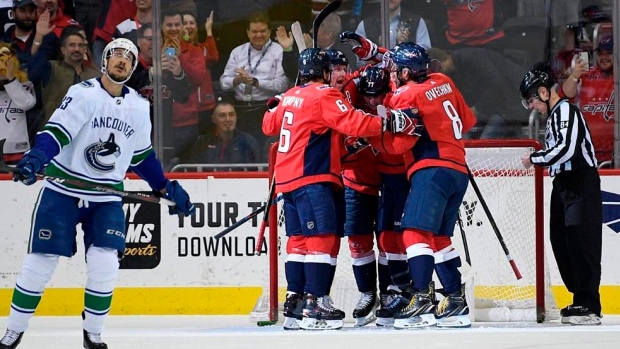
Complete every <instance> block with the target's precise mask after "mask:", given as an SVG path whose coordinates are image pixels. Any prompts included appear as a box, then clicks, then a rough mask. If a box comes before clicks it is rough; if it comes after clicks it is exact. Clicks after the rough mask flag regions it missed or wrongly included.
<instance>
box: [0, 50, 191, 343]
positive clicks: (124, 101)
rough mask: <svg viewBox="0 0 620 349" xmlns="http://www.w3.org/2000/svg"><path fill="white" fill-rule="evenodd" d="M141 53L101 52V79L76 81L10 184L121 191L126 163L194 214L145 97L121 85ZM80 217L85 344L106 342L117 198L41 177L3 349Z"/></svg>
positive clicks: (68, 249)
mask: <svg viewBox="0 0 620 349" xmlns="http://www.w3.org/2000/svg"><path fill="white" fill-rule="evenodd" d="M137 57H138V50H137V48H136V46H135V45H134V44H133V43H132V42H131V41H129V40H126V39H116V40H114V41H112V42H110V43H109V44H108V45H107V46H106V48H105V49H104V51H103V60H102V63H101V65H102V73H103V76H102V77H101V78H95V79H90V80H87V81H84V82H82V83H80V84H77V85H74V86H72V87H71V88H70V89H69V91H68V92H67V94H66V95H65V97H64V99H63V101H62V103H61V104H60V106H59V107H58V109H57V110H56V111H55V112H54V114H53V115H52V117H51V119H50V120H49V122H48V123H47V124H46V125H45V127H44V128H43V130H42V131H41V132H39V133H38V134H37V136H36V139H35V145H34V147H33V148H32V149H31V150H30V151H29V152H27V153H26V154H25V155H24V157H23V159H22V160H21V161H20V162H19V163H18V164H17V165H16V168H17V169H18V170H19V171H18V172H16V173H15V174H14V177H13V179H14V180H15V181H21V182H22V183H24V184H26V185H31V184H33V183H34V182H35V181H36V180H37V177H36V173H37V172H39V171H41V170H43V169H44V168H45V166H46V165H47V168H45V173H46V174H48V175H54V176H57V177H64V178H74V179H79V180H82V181H89V182H92V183H93V184H104V185H108V186H112V187H115V188H117V189H121V190H122V187H123V178H124V177H125V173H126V171H127V169H128V168H130V167H131V169H132V170H133V171H134V172H136V173H137V174H138V175H140V177H142V178H143V179H144V180H146V181H147V182H148V184H149V185H150V186H151V188H152V189H153V191H154V192H155V193H156V194H160V195H162V196H163V197H166V198H168V199H170V200H172V201H174V202H175V203H176V206H173V207H171V208H170V213H171V214H176V213H182V214H184V215H186V216H189V215H191V214H192V213H193V212H194V211H195V209H194V205H193V204H192V203H191V201H190V198H189V195H188V194H187V192H186V191H185V190H184V189H183V188H182V187H181V186H180V185H179V183H178V182H176V181H170V180H168V179H167V178H166V177H165V176H164V172H163V170H162V167H161V163H160V162H159V160H158V159H157V158H156V156H155V153H154V151H153V147H152V145H151V138H150V134H151V123H150V118H149V102H148V101H147V100H145V99H144V98H142V97H141V96H140V95H138V93H137V92H136V91H135V90H133V89H131V88H129V87H127V86H125V85H124V83H125V82H126V81H127V80H128V79H129V77H130V76H131V74H132V72H133V71H134V69H135V68H136V65H137V63H138V62H137ZM79 223H81V224H82V230H83V231H84V246H85V250H86V274H87V280H86V288H85V297H84V311H83V312H82V318H83V320H84V321H83V325H82V327H83V336H84V338H83V340H84V348H104V349H105V348H107V345H106V344H105V343H104V342H103V341H102V340H101V336H100V334H101V332H102V330H103V324H104V320H105V318H106V317H107V315H108V312H109V310H110V304H111V301H112V293H113V291H114V282H115V280H116V277H117V274H118V268H119V260H120V258H121V257H122V256H123V253H124V249H125V221H124V213H123V208H122V201H121V198H120V197H119V196H116V195H113V194H108V193H103V192H96V191H90V190H86V189H79V188H75V187H72V186H71V185H68V184H62V183H56V182H51V181H47V180H46V181H44V183H43V189H42V190H41V192H40V194H39V196H38V198H37V202H36V204H35V208H34V213H33V221H32V227H31V230H30V243H29V245H28V254H27V255H26V257H25V258H24V262H23V266H22V271H21V273H20V275H19V276H18V277H17V281H16V286H15V290H14V292H13V299H12V302H11V310H10V315H9V318H8V321H7V331H6V334H5V335H4V337H3V338H2V340H0V349H12V348H16V347H17V345H18V344H19V342H20V340H21V338H22V336H23V334H24V331H25V330H26V329H27V328H28V321H29V320H30V318H31V317H32V316H33V314H34V312H35V309H36V308H37V305H38V303H39V301H40V299H41V296H42V294H43V290H44V287H45V285H46V284H47V282H48V281H49V280H50V278H51V277H52V274H53V273H54V270H55V268H56V265H57V263H58V258H59V257H60V256H65V257H71V256H73V255H74V254H75V252H76V225H77V224H79Z"/></svg>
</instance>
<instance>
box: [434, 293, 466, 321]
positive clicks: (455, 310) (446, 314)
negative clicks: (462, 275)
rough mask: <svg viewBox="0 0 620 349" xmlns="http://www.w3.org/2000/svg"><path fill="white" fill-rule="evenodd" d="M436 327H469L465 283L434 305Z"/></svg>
mask: <svg viewBox="0 0 620 349" xmlns="http://www.w3.org/2000/svg"><path fill="white" fill-rule="evenodd" d="M435 319H437V327H445V328H459V327H471V321H470V320H469V306H468V305H467V300H466V299H465V285H464V284H463V285H462V286H461V289H460V290H459V291H457V292H454V293H452V294H449V295H447V296H446V298H444V299H442V300H441V302H439V304H438V305H437V306H436V307H435Z"/></svg>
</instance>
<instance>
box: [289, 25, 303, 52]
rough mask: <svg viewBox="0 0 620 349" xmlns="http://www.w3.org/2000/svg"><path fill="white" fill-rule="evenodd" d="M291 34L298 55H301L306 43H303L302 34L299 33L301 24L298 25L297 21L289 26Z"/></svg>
mask: <svg viewBox="0 0 620 349" xmlns="http://www.w3.org/2000/svg"><path fill="white" fill-rule="evenodd" d="M291 33H293V38H294V39H295V43H296V44H297V48H298V49H299V53H301V51H303V50H305V49H306V42H305V41H304V33H303V32H302V31H301V24H299V21H296V22H295V23H293V24H291Z"/></svg>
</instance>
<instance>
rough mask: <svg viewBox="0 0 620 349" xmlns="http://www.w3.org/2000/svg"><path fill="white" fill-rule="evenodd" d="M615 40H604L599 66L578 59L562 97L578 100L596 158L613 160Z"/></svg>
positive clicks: (563, 87) (599, 52) (604, 38)
mask: <svg viewBox="0 0 620 349" xmlns="http://www.w3.org/2000/svg"><path fill="white" fill-rule="evenodd" d="M613 49H614V40H613V36H611V35H608V36H605V37H603V38H602V39H601V40H600V41H599V43H598V47H597V49H596V63H595V64H594V67H592V68H590V66H589V64H588V62H585V61H583V60H581V59H578V60H577V62H576V64H575V68H574V69H573V71H572V72H571V74H570V76H569V77H568V78H567V79H566V81H564V84H562V89H561V91H560V94H564V95H566V97H569V98H574V101H575V102H576V103H577V104H578V105H579V108H580V109H581V112H582V113H583V117H584V118H586V120H587V121H588V127H589V128H590V132H592V137H594V138H593V140H594V147H595V149H596V158H597V159H598V160H599V161H601V162H602V161H610V160H611V159H612V154H613V150H614V98H615V96H614V58H613Z"/></svg>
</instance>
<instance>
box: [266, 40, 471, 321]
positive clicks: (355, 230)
mask: <svg viewBox="0 0 620 349" xmlns="http://www.w3.org/2000/svg"><path fill="white" fill-rule="evenodd" d="M341 40H342V41H343V42H348V43H350V44H351V45H352V49H353V52H354V53H355V54H356V55H357V56H358V57H359V58H360V60H362V61H369V62H372V63H373V64H369V65H367V66H364V67H362V68H360V69H359V70H357V71H355V72H354V73H352V74H350V75H348V76H347V78H346V79H345V81H344V82H342V79H341V78H339V77H338V76H336V75H338V74H340V72H341V71H342V69H338V67H341V66H347V65H348V64H351V65H354V64H355V62H348V61H347V58H346V57H345V55H344V54H343V53H342V52H340V51H336V50H323V49H319V48H308V49H305V50H304V51H302V52H301V53H300V57H299V61H298V68H299V72H298V83H297V84H296V85H297V86H295V87H293V88H291V89H290V90H288V91H287V92H286V93H284V94H283V95H281V96H277V97H274V98H272V99H270V100H269V102H268V107H269V110H268V111H267V112H266V113H265V116H264V119H263V132H264V133H265V134H266V135H269V136H276V135H279V144H278V153H277V156H276V161H275V169H274V170H275V181H276V192H278V193H282V195H283V202H284V217H285V221H286V235H287V237H288V239H287V243H286V252H287V257H286V262H285V266H284V270H285V274H286V280H287V294H286V301H285V303H284V311H283V315H284V319H285V320H284V328H285V329H289V330H296V329H300V328H301V329H304V330H330V329H339V328H341V327H342V326H343V325H344V323H343V319H344V317H345V313H344V312H343V311H342V310H340V309H338V308H336V307H335V306H334V304H333V301H332V299H331V298H330V296H329V294H330V287H331V285H332V282H333V279H334V275H335V269H336V261H337V255H338V251H339V249H340V241H341V237H342V236H347V237H348V242H349V249H350V252H351V256H352V267H353V274H354V276H355V281H356V284H357V287H358V290H359V291H360V292H361V298H360V299H359V301H358V303H357V305H356V307H355V309H354V310H353V314H352V315H353V318H354V319H355V326H365V325H367V324H369V323H372V322H373V321H376V325H378V326H393V327H394V328H397V329H408V328H419V327H429V326H437V327H470V326H471V322H470V321H469V319H468V314H469V308H468V305H467V302H466V299H465V294H464V287H463V285H462V283H461V274H460V272H459V270H458V267H460V266H461V258H460V256H459V253H458V252H457V250H456V249H455V248H454V247H453V246H452V243H451V236H452V233H453V229H454V226H455V223H456V220H457V215H458V209H459V206H460V204H461V201H462V199H463V196H464V195H465V191H466V190H467V185H468V172H467V166H466V162H465V149H464V144H463V137H462V136H463V134H464V133H466V132H467V131H468V130H469V129H470V128H472V127H473V126H474V125H475V123H476V118H475V116H474V114H473V113H472V111H471V109H470V108H469V107H468V106H467V104H466V103H465V101H464V99H463V96H462V95H461V93H460V92H459V91H458V89H457V88H456V86H455V84H454V83H453V82H452V80H451V79H450V78H449V77H447V76H446V75H444V74H441V73H435V72H433V69H432V68H431V66H432V65H431V64H430V63H431V62H430V59H429V56H428V55H427V53H426V51H425V49H424V48H422V47H421V46H419V45H416V44H414V43H411V42H405V43H402V44H399V45H397V46H395V47H394V48H392V49H390V50H386V49H385V48H381V47H377V46H376V45H375V44H374V43H372V42H370V41H369V40H367V39H366V38H363V37H361V36H359V35H357V34H355V33H352V32H344V33H342V34H341ZM334 67H337V69H334ZM379 193H380V195H379ZM375 237H376V238H377V245H378V250H379V255H378V256H376V255H375V251H374V248H373V242H374V239H375ZM433 271H435V272H436V273H437V278H438V279H439V281H440V282H441V285H442V287H443V291H442V294H443V296H444V297H443V299H441V301H439V302H438V301H437V298H436V294H435V285H434V282H433ZM377 284H378V292H377Z"/></svg>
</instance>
